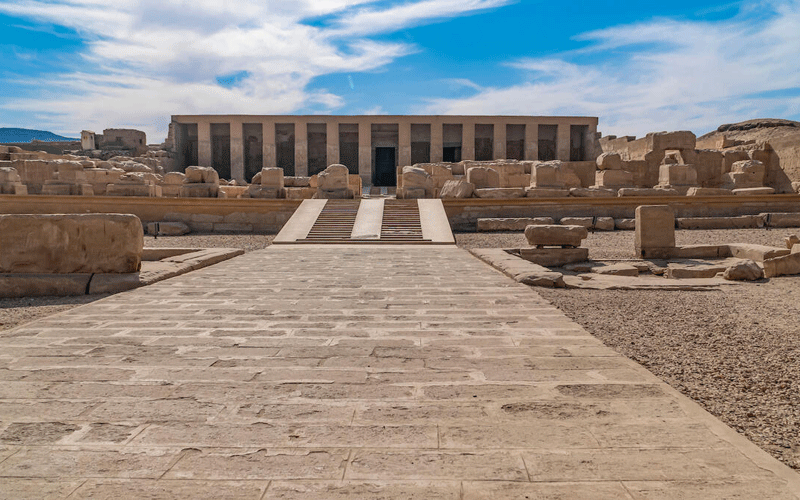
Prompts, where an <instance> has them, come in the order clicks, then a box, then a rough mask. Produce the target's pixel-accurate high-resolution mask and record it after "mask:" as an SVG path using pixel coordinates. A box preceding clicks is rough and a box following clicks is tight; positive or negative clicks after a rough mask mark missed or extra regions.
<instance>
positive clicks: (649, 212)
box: [636, 205, 675, 259]
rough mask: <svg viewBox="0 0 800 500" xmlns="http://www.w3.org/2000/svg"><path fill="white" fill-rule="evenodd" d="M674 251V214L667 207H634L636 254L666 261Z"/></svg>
mask: <svg viewBox="0 0 800 500" xmlns="http://www.w3.org/2000/svg"><path fill="white" fill-rule="evenodd" d="M674 249H675V212H674V211H673V210H672V208H671V207H670V206H668V205H642V206H640V207H636V254H637V255H638V256H640V257H642V258H645V259H668V258H669V257H670V255H671V254H672V252H673V250H674Z"/></svg>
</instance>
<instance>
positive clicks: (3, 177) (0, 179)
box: [0, 162, 22, 184]
mask: <svg viewBox="0 0 800 500" xmlns="http://www.w3.org/2000/svg"><path fill="white" fill-rule="evenodd" d="M9 163H11V162H9ZM12 182H22V179H21V178H20V176H19V173H18V172H17V169H16V168H13V167H0V184H3V183H12Z"/></svg>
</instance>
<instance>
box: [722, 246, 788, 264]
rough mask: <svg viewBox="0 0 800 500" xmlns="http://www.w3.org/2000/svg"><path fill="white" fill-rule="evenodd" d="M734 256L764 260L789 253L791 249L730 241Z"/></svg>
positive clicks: (731, 251)
mask: <svg viewBox="0 0 800 500" xmlns="http://www.w3.org/2000/svg"><path fill="white" fill-rule="evenodd" d="M727 246H728V249H729V250H730V253H731V256H732V257H738V258H740V259H750V260H754V261H756V262H764V261H765V260H767V259H774V258H775V257H781V256H783V255H788V254H789V252H790V250H788V249H786V248H775V247H768V246H765V245H750V244H746V243H730V244H728V245H727Z"/></svg>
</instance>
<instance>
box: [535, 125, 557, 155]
mask: <svg viewBox="0 0 800 500" xmlns="http://www.w3.org/2000/svg"><path fill="white" fill-rule="evenodd" d="M557 137H558V125H539V144H538V145H539V159H540V160H542V161H550V160H555V159H556V141H557Z"/></svg>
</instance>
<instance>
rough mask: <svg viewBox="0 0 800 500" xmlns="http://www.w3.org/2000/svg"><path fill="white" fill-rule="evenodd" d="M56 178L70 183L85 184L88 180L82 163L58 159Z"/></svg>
mask: <svg viewBox="0 0 800 500" xmlns="http://www.w3.org/2000/svg"><path fill="white" fill-rule="evenodd" d="M57 165H58V167H57V168H58V180H59V181H61V182H68V183H72V184H85V183H86V182H88V180H87V179H86V173H84V171H83V165H82V164H81V162H79V161H58V162H57Z"/></svg>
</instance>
